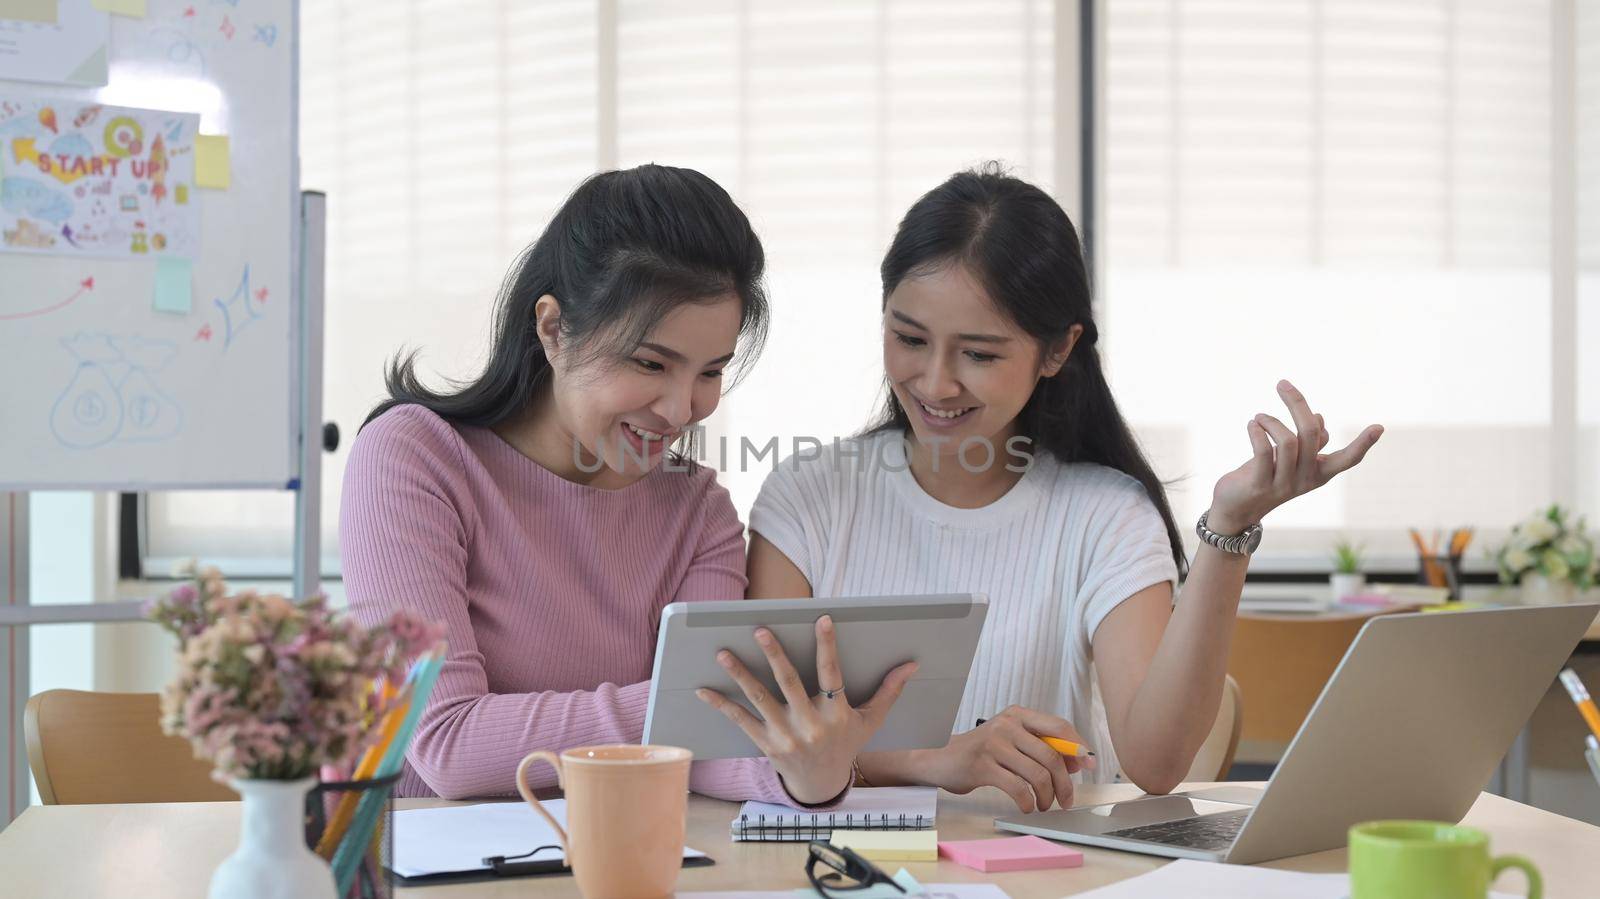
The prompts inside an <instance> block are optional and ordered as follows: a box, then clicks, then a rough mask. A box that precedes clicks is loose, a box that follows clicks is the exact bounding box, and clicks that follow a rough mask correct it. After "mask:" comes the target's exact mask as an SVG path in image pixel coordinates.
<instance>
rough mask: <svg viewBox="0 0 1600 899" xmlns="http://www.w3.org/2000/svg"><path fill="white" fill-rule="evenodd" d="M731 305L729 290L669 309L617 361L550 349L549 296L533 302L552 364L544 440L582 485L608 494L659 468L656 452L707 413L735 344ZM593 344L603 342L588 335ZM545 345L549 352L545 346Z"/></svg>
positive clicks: (735, 307) (735, 306)
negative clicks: (579, 474) (549, 427)
mask: <svg viewBox="0 0 1600 899" xmlns="http://www.w3.org/2000/svg"><path fill="white" fill-rule="evenodd" d="M741 308H742V307H741V304H740V301H739V298H738V296H737V295H735V294H732V293H729V294H725V295H723V296H719V297H717V298H715V299H713V300H710V301H707V302H700V303H684V304H682V305H680V306H678V307H677V308H675V309H673V310H672V311H671V312H669V313H668V314H667V315H666V316H665V317H664V318H662V319H661V321H660V322H658V323H657V324H656V325H655V327H653V328H651V329H650V331H649V332H648V333H647V334H646V335H645V336H644V339H643V341H641V342H640V344H639V345H638V346H637V347H635V348H634V349H633V351H632V352H630V353H627V354H625V355H612V356H601V357H599V358H585V356H584V354H583V352H582V350H579V351H578V352H577V353H576V354H573V353H569V352H567V351H566V348H565V347H562V346H561V345H560V339H559V335H558V334H556V333H555V329H554V323H553V322H551V321H550V320H549V319H550V317H551V315H552V314H553V313H554V314H555V315H556V316H557V317H558V316H559V306H558V305H557V304H556V302H555V298H554V297H548V296H547V297H543V298H541V299H540V300H539V307H538V309H537V312H536V314H537V315H538V318H539V331H540V338H541V340H543V341H544V342H545V346H546V353H547V354H548V355H549V356H550V359H551V365H552V374H553V377H552V381H551V387H550V395H551V398H552V399H553V400H554V409H555V413H556V414H555V415H554V416H553V421H552V422H551V423H550V424H553V425H554V426H555V427H554V428H553V432H554V433H553V440H552V445H553V442H554V441H559V443H560V445H561V446H562V447H564V452H565V453H566V455H567V458H569V459H574V455H575V447H576V448H577V451H576V458H575V459H574V461H575V462H576V463H577V465H578V468H579V469H580V470H582V471H585V472H596V471H597V469H598V473H596V474H595V475H594V477H593V478H592V479H591V480H590V481H589V483H590V484H591V486H596V487H604V488H608V489H615V488H617V487H621V486H626V485H627V484H629V483H632V482H633V481H636V480H638V479H639V478H640V477H642V476H644V475H645V474H646V473H648V472H649V470H650V469H652V468H654V467H655V466H656V465H658V464H660V462H661V460H662V458H663V456H664V455H665V450H666V448H667V447H668V446H670V445H671V444H672V442H673V441H674V440H676V439H678V438H679V437H680V436H682V435H683V434H684V433H685V432H686V431H688V429H689V428H690V427H692V426H693V425H695V424H696V423H698V422H700V421H702V420H704V419H705V418H706V417H707V416H709V415H710V414H711V413H712V412H713V411H715V410H716V408H717V403H718V402H719V401H720V400H721V397H722V373H723V368H724V367H725V366H726V365H727V364H728V362H729V361H730V360H731V359H732V357H733V352H734V347H735V345H736V343H737V341H738V338H739V318H740V311H741ZM598 337H599V339H600V340H604V339H605V335H603V334H602V335H598ZM552 343H554V344H555V345H554V346H552Z"/></svg>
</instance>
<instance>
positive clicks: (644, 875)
mask: <svg viewBox="0 0 1600 899" xmlns="http://www.w3.org/2000/svg"><path fill="white" fill-rule="evenodd" d="M693 757H694V753H692V752H690V751H689V750H687V749H679V748H678V747H676V746H632V745H621V746H581V747H578V748H576V749H568V750H566V751H565V752H562V753H561V754H560V755H559V756H557V755H556V754H555V753H553V752H545V751H542V750H541V751H539V752H530V753H528V755H527V757H526V758H524V759H523V760H522V763H521V764H519V765H517V791H518V792H520V793H521V794H522V798H523V799H526V800H527V801H528V802H529V804H531V805H532V806H533V810H534V811H536V812H538V813H539V814H540V815H542V816H543V817H544V819H545V820H546V821H548V822H550V826H551V827H553V828H555V831H556V836H557V838H559V839H560V840H561V849H562V851H564V852H566V854H567V865H568V867H570V868H572V873H573V876H574V877H575V878H576V879H577V881H578V891H579V892H581V893H583V895H584V896H585V897H587V899H660V897H664V896H670V895H672V890H673V887H674V886H675V885H676V884H677V882H678V871H679V870H680V869H681V868H682V867H683V831H684V823H685V820H686V819H687V815H688V802H689V760H690V759H692V758H693ZM534 762H544V763H545V764H547V765H549V766H550V767H552V768H554V769H556V781H557V783H559V784H560V785H561V789H562V790H563V791H565V793H566V799H567V826H566V828H564V829H563V828H562V827H561V825H560V824H558V823H557V822H556V820H555V818H553V817H551V815H550V813H549V812H548V811H546V810H545V808H544V806H543V805H541V804H540V803H539V800H538V799H537V798H535V797H534V795H533V790H532V788H530V787H529V786H528V766H529V765H532V764H533V763H534Z"/></svg>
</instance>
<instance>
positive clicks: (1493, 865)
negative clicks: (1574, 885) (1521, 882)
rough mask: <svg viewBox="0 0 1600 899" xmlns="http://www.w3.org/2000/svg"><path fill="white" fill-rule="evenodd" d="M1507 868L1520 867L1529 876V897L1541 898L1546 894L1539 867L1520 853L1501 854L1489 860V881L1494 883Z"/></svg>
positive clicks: (1529, 898) (1531, 898)
mask: <svg viewBox="0 0 1600 899" xmlns="http://www.w3.org/2000/svg"><path fill="white" fill-rule="evenodd" d="M1507 868H1520V869H1521V870H1522V873H1523V874H1526V875H1527V877H1528V899H1540V897H1541V896H1543V895H1544V881H1543V880H1542V879H1541V878H1540V877H1539V869H1538V868H1535V867H1534V866H1533V862H1530V861H1528V860H1527V859H1525V858H1523V857H1522V856H1520V855H1501V856H1497V857H1496V858H1494V859H1492V860H1490V862H1489V882H1490V883H1494V880H1495V878H1496V877H1499V876H1500V872H1501V871H1504V870H1505V869H1507Z"/></svg>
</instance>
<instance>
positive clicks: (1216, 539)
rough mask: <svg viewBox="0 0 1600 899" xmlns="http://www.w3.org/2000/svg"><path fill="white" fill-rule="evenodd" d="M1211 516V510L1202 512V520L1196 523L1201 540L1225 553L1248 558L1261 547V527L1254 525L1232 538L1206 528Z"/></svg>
mask: <svg viewBox="0 0 1600 899" xmlns="http://www.w3.org/2000/svg"><path fill="white" fill-rule="evenodd" d="M1210 514H1211V510H1209V509H1207V510H1206V511H1204V512H1201V513H1200V520H1199V521H1198V522H1195V526H1194V532H1195V533H1196V534H1198V535H1200V539H1201V540H1204V541H1205V542H1207V543H1209V544H1211V545H1212V546H1215V547H1216V548H1217V549H1220V550H1222V551H1223V552H1225V553H1233V554H1234V555H1236V556H1248V555H1250V554H1251V553H1253V552H1255V551H1256V547H1258V546H1260V545H1261V525H1259V524H1252V525H1251V526H1249V527H1247V528H1245V529H1244V530H1243V531H1241V532H1239V533H1237V534H1234V535H1233V536H1231V537H1230V536H1226V535H1223V534H1219V533H1217V532H1216V531H1213V530H1212V529H1210V528H1208V527H1206V516H1207V515H1210Z"/></svg>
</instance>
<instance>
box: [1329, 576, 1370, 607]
mask: <svg viewBox="0 0 1600 899" xmlns="http://www.w3.org/2000/svg"><path fill="white" fill-rule="evenodd" d="M1366 586H1367V576H1366V575H1364V574H1362V573H1361V572H1359V571H1352V572H1344V571H1337V572H1334V573H1333V574H1330V575H1328V592H1330V593H1332V594H1333V596H1332V599H1333V601H1334V602H1341V601H1343V600H1344V598H1345V597H1347V596H1355V595H1357V594H1359V593H1360V592H1361V591H1362V590H1364V589H1366Z"/></svg>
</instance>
